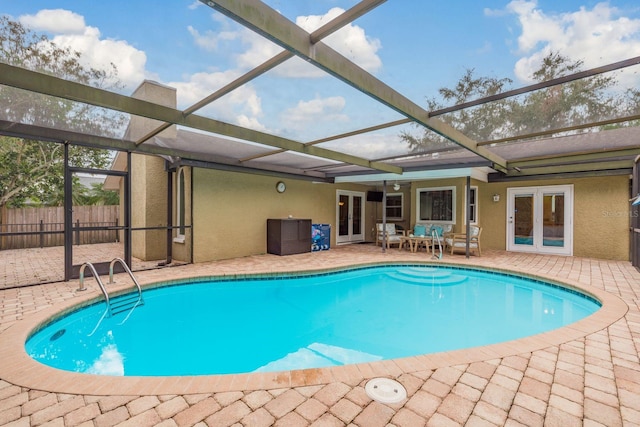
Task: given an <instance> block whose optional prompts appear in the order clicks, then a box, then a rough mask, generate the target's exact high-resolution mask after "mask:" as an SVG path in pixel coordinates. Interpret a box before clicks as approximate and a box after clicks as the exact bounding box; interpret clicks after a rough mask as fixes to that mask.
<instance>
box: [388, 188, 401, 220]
mask: <svg viewBox="0 0 640 427" xmlns="http://www.w3.org/2000/svg"><path fill="white" fill-rule="evenodd" d="M403 196H404V195H403V194H402V193H389V194H387V219H390V220H393V221H401V220H402V219H403Z"/></svg>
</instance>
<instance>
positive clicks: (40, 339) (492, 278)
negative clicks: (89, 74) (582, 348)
mask: <svg viewBox="0 0 640 427" xmlns="http://www.w3.org/2000/svg"><path fill="white" fill-rule="evenodd" d="M143 297H144V305H141V306H138V307H136V308H135V309H133V310H132V311H125V312H122V313H119V314H115V315H113V316H111V317H109V316H105V313H106V306H105V304H104V302H100V303H97V304H94V305H91V306H89V307H85V308H82V309H79V310H77V311H75V312H72V313H71V314H68V315H65V316H64V317H61V318H59V319H57V320H55V321H54V322H52V323H50V324H48V325H47V326H46V327H44V328H43V329H41V330H39V331H38V332H37V333H35V334H34V335H33V336H32V337H31V338H30V339H29V340H28V341H27V343H26V350H27V352H28V353H29V355H30V356H31V357H33V358H34V359H36V360H38V361H40V362H42V363H44V364H47V365H50V366H53V367H55V368H59V369H64V370H68V371H75V372H84V373H94V374H103V375H142V376H150V375H152V376H171V375H207V374H227V373H243V372H260V371H280V370H291V369H303V368H316V367H325V366H335V365H343V364H350V363H360V362H370V361H377V360H383V359H393V358H399V357H406V356H413V355H418V354H426V353H434V352H440V351H446V350H454V349H460V348H467V347H474V346H481V345H487V344H492V343H498V342H503V341H507V340H512V339H517V338H521V337H525V336H529V335H533V334H537V333H540V332H544V331H549V330H552V329H556V328H560V327H562V326H565V325H568V324H570V323H573V322H575V321H577V320H579V319H582V318H584V317H586V316H588V315H590V314H592V313H594V312H595V311H597V310H598V309H599V307H600V304H599V303H598V302H597V301H595V300H594V299H592V298H590V297H586V296H584V295H581V294H579V293H577V292H574V291H569V290H566V289H564V288H561V287H558V286H552V285H548V284H544V283H541V282H538V281H533V280H529V279H525V278H520V277H516V276H510V275H504V274H498V273H493V272H484V271H478V270H470V269H456V268H443V267H429V266H417V265H416V266H382V267H367V268H357V269H351V270H345V271H341V272H335V273H328V274H318V275H303V276H297V277H296V276H291V277H279V278H277V280H274V279H273V278H272V277H270V278H256V279H247V280H214V281H209V282H196V283H185V284H180V285H171V286H165V287H159V288H154V289H148V290H144V291H143Z"/></svg>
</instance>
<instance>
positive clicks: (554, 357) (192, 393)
mask: <svg viewBox="0 0 640 427" xmlns="http://www.w3.org/2000/svg"><path fill="white" fill-rule="evenodd" d="M401 260H406V261H423V260H428V259H427V258H425V254H424V253H415V254H411V253H408V252H399V251H397V250H395V249H392V250H389V251H388V252H387V253H385V254H383V253H381V251H380V248H379V247H378V248H376V247H372V246H368V245H351V246H342V247H337V248H332V249H331V250H329V251H324V252H320V253H310V254H303V255H291V256H286V257H278V256H273V255H262V256H254V257H247V258H242V259H234V260H226V261H219V262H211V263H203V264H197V265H189V266H182V267H175V268H168V269H161V270H151V271H145V272H140V273H138V274H137V277H138V280H139V281H140V282H141V283H145V284H148V283H152V282H155V281H160V280H167V279H171V278H181V277H192V276H202V275H205V276H210V275H219V274H238V273H241V274H244V273H266V272H277V271H294V270H301V269H304V268H308V267H309V266H313V268H330V267H335V266H341V265H350V264H360V263H372V262H378V261H401ZM438 262H442V263H469V264H472V265H478V266H486V267H492V268H499V269H510V270H515V271H519V272H523V273H527V274H534V275H538V276H542V277H546V278H552V279H556V280H562V281H565V282H567V283H568V284H570V285H575V286H580V287H581V288H583V289H586V290H587V291H589V290H591V291H592V292H594V293H595V294H598V295H601V294H600V293H601V292H602V291H606V292H608V293H611V294H613V295H616V296H617V297H619V299H618V298H613V300H614V302H613V303H612V305H614V306H615V305H616V303H615V301H619V300H622V301H624V302H625V303H626V305H625V304H621V305H618V306H617V307H615V309H613V311H614V312H615V311H616V310H617V313H618V314H617V315H616V314H615V313H613V315H611V316H609V317H607V316H600V317H597V319H596V320H594V321H588V322H585V328H584V331H588V332H584V331H582V330H575V329H582V328H571V327H568V328H563V329H562V330H561V331H557V332H552V333H548V334H545V336H544V337H538V338H535V339H530V340H526V339H525V340H519V341H515V342H510V343H505V345H503V346H500V347H495V346H489V347H482V348H476V349H473V350H466V351H462V352H451V353H444V354H440V355H433V356H432V357H427V356H419V357H415V358H407V359H399V360H394V361H386V362H375V363H370V364H362V365H351V366H348V367H343V369H339V370H334V371H331V370H328V371H323V370H309V371H313V373H314V374H315V375H313V376H312V375H311V374H312V372H307V371H302V372H301V371H292V372H290V373H283V374H282V375H281V376H280V377H279V379H274V378H273V376H269V375H266V376H259V375H245V376H233V375H232V376H217V377H203V378H205V379H207V381H206V382H203V383H201V384H199V383H198V382H196V381H191V380H186V381H185V382H183V383H182V384H180V383H179V380H180V379H179V378H178V379H175V378H174V379H172V381H173V382H172V383H171V384H166V383H157V382H154V379H153V378H149V379H148V381H147V380H145V379H143V380H137V381H136V384H135V385H127V386H126V387H124V388H123V387H120V386H118V385H115V384H117V383H112V382H110V381H109V380H110V379H113V380H124V378H115V379H114V378H106V379H103V378H97V379H95V378H96V377H92V379H91V381H89V386H90V387H92V388H91V391H90V392H89V391H87V392H82V393H78V392H74V391H73V389H74V388H78V387H83V386H84V385H83V383H85V384H86V383H87V380H86V377H84V379H80V380H78V381H76V379H77V378H76V377H73V374H68V373H59V375H60V376H57V375H58V374H51V375H46V376H42V375H38V374H37V373H38V372H40V371H39V369H40V368H37V367H35V368H34V367H33V364H34V362H26V363H25V361H24V360H22V359H21V356H20V355H18V354H16V353H15V352H14V353H11V352H10V351H8V350H7V348H10V347H11V348H15V347H20V345H18V346H16V343H15V342H12V343H10V344H11V345H7V344H8V341H7V337H8V338H9V339H13V338H12V337H16V336H20V334H19V333H17V332H16V331H20V330H21V329H24V328H25V324H30V322H33V321H34V319H37V318H39V316H46V315H48V313H49V311H54V310H57V309H58V308H59V307H63V306H65V305H70V304H72V303H75V302H77V301H79V300H81V299H87V298H89V297H91V295H93V296H95V295H97V292H98V291H97V290H96V289H94V288H91V289H89V290H88V291H87V292H86V293H84V294H82V293H77V292H76V289H77V283H75V282H70V283H64V282H61V283H50V284H46V285H38V286H30V287H27V288H15V289H6V290H0V309H1V311H0V425H4V426H30V425H42V426H112V425H121V426H145V425H149V426H151V425H159V426H187V425H198V426H205V425H207V426H252V427H253V426H258V427H259V426H271V425H275V426H347V425H350V426H363V427H364V426H366V427H369V426H412V427H413V426H421V425H429V426H449V425H451V426H455V425H468V426H503V425H508V426H519V425H526V426H536V425H540V426H542V425H549V426H554V425H561V426H573V425H575V426H580V425H590V426H640V360H639V356H638V353H639V351H640V296H639V293H640V273H639V272H638V271H637V270H636V269H634V268H633V267H631V265H630V264H629V263H628V262H615V261H603V260H596V259H581V258H573V257H555V256H541V255H530V254H518V253H506V252H495V251H486V252H484V251H483V256H482V257H472V258H471V259H469V260H466V259H465V257H464V256H462V255H453V256H445V258H444V259H443V260H442V261H438ZM119 276H121V275H119ZM117 279H118V281H120V280H122V281H123V283H124V281H126V278H125V277H117ZM90 286H91V285H90ZM122 286H124V284H123V285H122ZM607 305H608V304H607ZM610 311H611V310H610ZM607 319H609V321H607ZM27 329H28V328H27ZM20 333H22V332H20ZM549 342H555V343H554V344H548V343H549ZM18 344H20V343H18ZM44 369H49V371H53V370H51V369H50V368H44ZM77 375H80V376H82V374H77ZM373 376H384V377H389V378H393V379H396V380H397V381H399V382H400V383H402V384H403V385H404V386H405V388H406V389H407V399H405V400H404V401H402V402H400V403H398V404H392V405H385V404H382V403H379V402H375V401H372V400H371V399H370V398H369V397H368V396H367V395H366V393H365V391H364V386H365V384H366V381H367V379H368V378H371V377H373ZM65 378H66V379H65ZM278 381H280V382H278ZM203 384H204V385H203ZM171 387H173V388H174V390H173V391H172V392H167V391H166V390H168V389H169V388H171ZM178 389H180V391H179V392H176V390H178Z"/></svg>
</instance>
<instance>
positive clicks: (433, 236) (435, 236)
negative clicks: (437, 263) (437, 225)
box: [431, 230, 442, 259]
mask: <svg viewBox="0 0 640 427" xmlns="http://www.w3.org/2000/svg"><path fill="white" fill-rule="evenodd" d="M434 240H435V241H437V242H438V249H439V250H440V254H439V255H436V245H435V243H434ZM431 248H432V250H433V256H432V257H431V258H437V259H442V241H441V240H440V236H439V235H438V231H437V230H431Z"/></svg>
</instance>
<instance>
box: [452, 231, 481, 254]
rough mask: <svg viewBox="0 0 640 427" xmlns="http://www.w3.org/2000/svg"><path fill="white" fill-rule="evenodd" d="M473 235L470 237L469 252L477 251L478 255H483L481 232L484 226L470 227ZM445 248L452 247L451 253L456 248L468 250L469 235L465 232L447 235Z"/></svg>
mask: <svg viewBox="0 0 640 427" xmlns="http://www.w3.org/2000/svg"><path fill="white" fill-rule="evenodd" d="M470 232H471V235H470V237H469V252H471V251H476V252H477V253H478V256H480V255H481V249H480V234H482V227H478V226H477V225H472V226H471V227H470ZM444 244H445V250H446V249H451V255H453V251H455V250H463V251H466V248H467V235H466V234H465V233H452V234H447V235H445V238H444Z"/></svg>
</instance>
